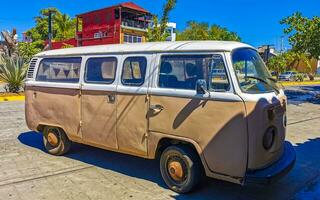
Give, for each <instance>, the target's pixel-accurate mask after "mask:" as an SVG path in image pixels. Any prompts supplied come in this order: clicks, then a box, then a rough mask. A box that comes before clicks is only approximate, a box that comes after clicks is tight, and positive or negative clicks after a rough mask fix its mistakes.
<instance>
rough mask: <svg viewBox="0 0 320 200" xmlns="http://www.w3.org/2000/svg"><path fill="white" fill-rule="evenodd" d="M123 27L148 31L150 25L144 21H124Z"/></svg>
mask: <svg viewBox="0 0 320 200" xmlns="http://www.w3.org/2000/svg"><path fill="white" fill-rule="evenodd" d="M121 25H123V26H127V27H134V28H139V29H147V28H148V24H147V23H145V22H143V21H137V20H131V19H122V22H121Z"/></svg>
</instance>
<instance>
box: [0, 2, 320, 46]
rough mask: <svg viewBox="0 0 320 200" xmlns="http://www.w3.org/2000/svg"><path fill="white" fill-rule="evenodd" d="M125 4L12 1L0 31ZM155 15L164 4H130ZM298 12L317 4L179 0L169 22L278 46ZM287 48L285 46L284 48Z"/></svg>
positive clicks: (314, 9) (313, 11)
mask: <svg viewBox="0 0 320 200" xmlns="http://www.w3.org/2000/svg"><path fill="white" fill-rule="evenodd" d="M124 1H126V0H15V1H3V2H1V8H2V9H1V12H0V30H11V29H12V28H13V27H16V28H17V30H18V32H19V33H21V32H23V31H25V30H27V29H29V28H30V27H32V26H33V25H34V20H33V18H34V17H35V16H37V15H38V13H39V10H40V9H42V8H46V7H48V6H51V7H52V6H53V7H57V8H58V9H59V10H61V11H62V12H64V13H68V14H69V15H71V16H75V15H76V14H78V13H83V12H86V11H90V10H94V9H98V8H102V7H107V6H110V5H113V4H117V3H120V2H124ZM131 1H133V2H135V3H137V4H138V5H140V6H142V7H144V8H145V9H147V10H149V11H150V12H152V13H154V14H159V13H160V12H161V9H162V5H163V3H164V0H131ZM296 11H300V12H302V13H303V14H304V15H305V16H308V17H311V16H315V15H318V16H320V0H269V1H260V0H228V1H223V0H220V1H217V0H211V1H210V0H197V1H195V0H178V4H177V7H176V8H175V9H174V10H173V12H172V13H171V16H170V20H171V21H173V22H176V23H177V26H178V29H179V30H181V29H183V28H184V27H185V25H186V22H187V21H189V20H196V21H200V22H208V23H210V24H218V25H221V26H223V27H227V28H228V29H229V30H231V31H235V32H237V33H238V34H239V35H240V37H241V38H242V40H243V41H244V42H246V43H249V44H251V45H253V46H259V45H262V44H274V45H275V46H276V47H279V46H280V38H281V36H282V35H283V33H282V30H283V26H282V25H280V24H279V21H280V20H281V19H282V18H284V17H286V16H288V15H291V14H292V13H293V12H296ZM286 46H287V44H286Z"/></svg>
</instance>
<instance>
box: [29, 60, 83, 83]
mask: <svg viewBox="0 0 320 200" xmlns="http://www.w3.org/2000/svg"><path fill="white" fill-rule="evenodd" d="M50 59H79V60H80V62H79V64H80V66H79V71H78V73H79V77H78V81H77V82H65V81H44V80H38V74H39V71H40V68H41V64H42V63H43V62H44V61H45V60H50ZM82 62H83V57H82V56H73V57H44V58H41V59H40V61H39V64H38V65H37V73H36V74H35V77H34V80H35V81H36V82H42V83H54V84H56V83H58V84H79V83H80V81H81V76H82V75H81V68H82Z"/></svg>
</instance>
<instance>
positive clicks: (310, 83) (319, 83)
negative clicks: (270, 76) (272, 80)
mask: <svg viewBox="0 0 320 200" xmlns="http://www.w3.org/2000/svg"><path fill="white" fill-rule="evenodd" d="M280 83H281V84H282V85H283V86H304V85H320V81H304V82H280Z"/></svg>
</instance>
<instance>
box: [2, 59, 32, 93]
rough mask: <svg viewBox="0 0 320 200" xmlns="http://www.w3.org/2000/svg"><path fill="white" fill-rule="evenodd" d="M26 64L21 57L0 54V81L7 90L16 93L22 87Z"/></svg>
mask: <svg viewBox="0 0 320 200" xmlns="http://www.w3.org/2000/svg"><path fill="white" fill-rule="evenodd" d="M26 72H27V64H26V63H25V62H24V61H23V58H21V57H8V56H4V55H2V56H0V81H2V82H4V83H6V86H5V90H6V91H7V92H13V93H17V92H19V91H20V89H21V88H22V87H23V83H24V79H25V76H26Z"/></svg>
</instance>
